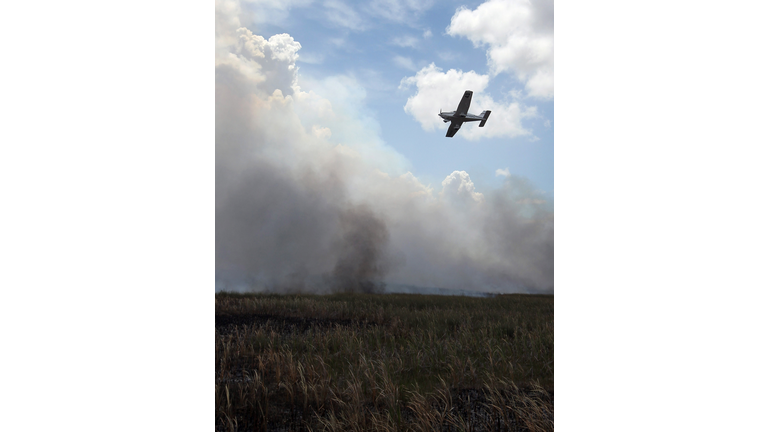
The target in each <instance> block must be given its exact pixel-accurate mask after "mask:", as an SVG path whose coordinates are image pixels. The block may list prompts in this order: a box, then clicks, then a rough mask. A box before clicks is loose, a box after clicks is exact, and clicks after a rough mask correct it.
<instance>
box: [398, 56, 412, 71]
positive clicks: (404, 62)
mask: <svg viewBox="0 0 768 432" xmlns="http://www.w3.org/2000/svg"><path fill="white" fill-rule="evenodd" d="M392 60H394V61H395V63H396V64H397V65H398V66H400V67H401V68H403V69H408V70H411V71H415V70H417V69H418V68H417V67H416V65H415V64H413V60H411V59H410V58H409V57H402V56H395V58H393V59H392Z"/></svg>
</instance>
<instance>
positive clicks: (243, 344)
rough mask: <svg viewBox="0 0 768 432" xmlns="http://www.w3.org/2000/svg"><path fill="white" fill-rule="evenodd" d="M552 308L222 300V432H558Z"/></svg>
mask: <svg viewBox="0 0 768 432" xmlns="http://www.w3.org/2000/svg"><path fill="white" fill-rule="evenodd" d="M553 387H554V298H553V296H536V295H500V296H496V297H489V298H471V297H459V296H425V295H413V294H386V295H381V294H336V295H328V296H315V295H266V294H231V293H218V294H216V430H217V431H251V430H254V431H262V430H264V431H266V430H286V431H292V430H313V431H319V430H329V431H348V430H352V431H370V430H382V431H384V430H386V431H410V430H413V431H440V430H446V431H480V430H521V431H524V430H528V431H549V430H554V392H553Z"/></svg>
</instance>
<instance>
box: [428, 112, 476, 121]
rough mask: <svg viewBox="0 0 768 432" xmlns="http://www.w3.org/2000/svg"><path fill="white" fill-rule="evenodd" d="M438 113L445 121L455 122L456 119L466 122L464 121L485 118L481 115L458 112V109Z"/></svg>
mask: <svg viewBox="0 0 768 432" xmlns="http://www.w3.org/2000/svg"><path fill="white" fill-rule="evenodd" d="M438 115H439V116H440V117H442V118H443V122H444V123H448V122H454V121H456V122H461V123H464V122H473V121H482V120H483V118H482V117H480V116H475V115H472V114H456V111H446V112H441V113H440V114H438Z"/></svg>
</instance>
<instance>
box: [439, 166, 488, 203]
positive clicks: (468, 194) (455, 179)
mask: <svg viewBox="0 0 768 432" xmlns="http://www.w3.org/2000/svg"><path fill="white" fill-rule="evenodd" d="M442 185H443V190H442V192H440V196H441V197H444V198H447V199H451V200H458V201H459V202H462V203H480V202H483V194H481V193H479V192H475V184H474V183H472V180H471V179H470V178H469V174H467V172H466V171H454V172H452V173H451V174H450V175H449V176H448V177H446V178H445V180H443V183H442Z"/></svg>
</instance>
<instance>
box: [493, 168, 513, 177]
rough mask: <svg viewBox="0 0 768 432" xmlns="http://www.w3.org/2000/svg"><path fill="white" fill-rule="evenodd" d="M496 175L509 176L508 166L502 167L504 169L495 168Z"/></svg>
mask: <svg viewBox="0 0 768 432" xmlns="http://www.w3.org/2000/svg"><path fill="white" fill-rule="evenodd" d="M496 175H497V176H502V177H509V175H510V174H509V168H504V169H501V168H499V169H497V170H496Z"/></svg>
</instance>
